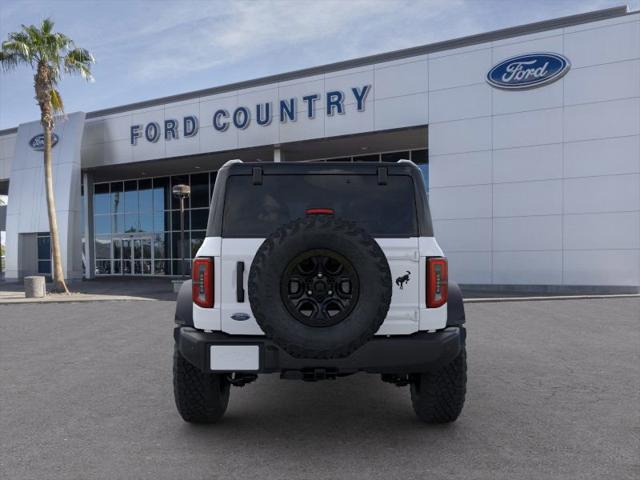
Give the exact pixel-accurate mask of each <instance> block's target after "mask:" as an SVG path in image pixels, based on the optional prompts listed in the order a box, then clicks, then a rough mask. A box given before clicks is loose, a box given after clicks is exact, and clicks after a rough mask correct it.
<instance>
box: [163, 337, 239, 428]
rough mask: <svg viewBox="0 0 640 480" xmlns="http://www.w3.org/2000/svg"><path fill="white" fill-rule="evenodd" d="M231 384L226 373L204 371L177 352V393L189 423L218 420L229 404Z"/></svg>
mask: <svg viewBox="0 0 640 480" xmlns="http://www.w3.org/2000/svg"><path fill="white" fill-rule="evenodd" d="M229 389H230V384H229V381H228V380H227V377H226V376H225V375H223V374H216V373H204V372H202V371H200V370H199V369H198V368H196V367H194V366H193V365H192V364H191V363H189V362H188V361H187V360H185V358H184V357H183V356H182V355H181V354H180V351H179V350H178V348H177V346H175V347H174V352H173V393H174V397H175V400H176V407H177V408H178V412H179V413H180V416H181V417H182V418H183V420H184V421H185V422H189V423H215V422H217V421H218V420H220V419H221V418H222V416H223V415H224V413H225V412H226V410H227V405H228V404H229Z"/></svg>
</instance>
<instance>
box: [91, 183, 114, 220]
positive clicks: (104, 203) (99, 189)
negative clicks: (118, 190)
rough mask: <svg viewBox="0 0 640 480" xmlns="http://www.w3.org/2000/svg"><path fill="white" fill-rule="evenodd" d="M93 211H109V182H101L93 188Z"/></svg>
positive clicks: (96, 212) (97, 212)
mask: <svg viewBox="0 0 640 480" xmlns="http://www.w3.org/2000/svg"><path fill="white" fill-rule="evenodd" d="M93 191H94V194H93V213H95V214H99V213H110V210H109V205H110V197H109V184H108V183H101V184H98V185H95V186H94V188H93Z"/></svg>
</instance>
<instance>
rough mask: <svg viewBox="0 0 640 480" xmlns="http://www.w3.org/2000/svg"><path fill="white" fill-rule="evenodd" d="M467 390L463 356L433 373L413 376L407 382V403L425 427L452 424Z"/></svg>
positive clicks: (463, 349)
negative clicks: (409, 381) (409, 393)
mask: <svg viewBox="0 0 640 480" xmlns="http://www.w3.org/2000/svg"><path fill="white" fill-rule="evenodd" d="M466 390H467V352H466V349H465V347H464V345H463V347H462V350H461V351H460V353H459V354H458V356H457V357H456V358H455V359H454V360H453V361H452V362H451V363H450V364H448V365H446V366H444V367H442V368H441V369H440V370H437V371H435V372H427V373H420V374H415V375H413V376H412V379H411V403H412V404H413V410H414V411H415V412H416V415H417V416H418V418H419V419H420V420H422V421H423V422H425V423H450V422H453V421H455V420H456V419H457V418H458V416H459V415H460V412H462V407H463V405H464V398H465V394H466Z"/></svg>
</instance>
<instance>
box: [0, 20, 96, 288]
mask: <svg viewBox="0 0 640 480" xmlns="http://www.w3.org/2000/svg"><path fill="white" fill-rule="evenodd" d="M94 62H95V60H94V59H93V56H92V55H91V54H90V53H89V51H87V50H85V49H84V48H78V47H76V45H75V43H74V42H73V40H71V39H70V38H69V37H67V36H66V35H63V34H62V33H57V32H54V31H53V21H51V19H49V18H46V19H44V20H43V21H42V24H41V25H40V27H37V26H35V25H30V26H26V25H22V30H20V31H19V32H13V33H10V34H9V37H8V39H7V40H6V41H4V42H2V49H1V50H0V63H1V64H2V67H3V69H4V70H12V69H14V68H17V67H18V66H21V65H27V66H30V67H31V68H32V69H33V70H34V71H35V75H34V77H33V78H34V85H33V86H34V88H35V92H36V97H35V98H36V100H37V102H38V105H39V107H40V123H41V124H42V128H43V129H44V178H45V188H46V191H47V211H48V215H49V231H50V233H51V256H52V260H53V290H54V291H57V292H66V293H69V290H68V288H67V285H66V283H65V280H64V272H63V271H62V261H61V256H60V241H59V238H58V221H57V218H56V206H55V199H54V196H53V178H52V172H51V133H52V131H53V126H54V121H55V117H54V115H55V114H56V113H63V112H64V107H63V104H62V98H61V97H60V92H59V91H58V89H57V87H58V82H59V81H60V79H61V78H62V75H63V74H64V73H67V74H79V75H81V76H82V77H83V78H85V79H86V80H91V79H92V77H91V64H93V63H94Z"/></svg>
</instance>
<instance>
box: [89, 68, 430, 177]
mask: <svg viewBox="0 0 640 480" xmlns="http://www.w3.org/2000/svg"><path fill="white" fill-rule="evenodd" d="M427 81H428V72H427V57H426V55H425V56H418V57H414V58H410V59H406V60H401V61H392V62H385V63H380V64H375V65H368V66H364V67H358V68H352V69H348V70H342V71H337V72H330V73H326V74H321V75H316V76H312V77H307V78H302V79H297V80H290V81H283V82H279V83H274V84H269V85H262V86H259V87H254V88H248V89H243V90H237V91H233V92H227V93H221V94H218V95H210V96H203V97H200V98H194V99H191V100H187V101H184V102H176V103H171V104H166V105H160V106H155V107H150V108H146V109H141V110H135V111H131V112H126V113H121V114H115V115H110V116H106V117H101V118H96V119H90V120H87V124H86V133H85V136H84V140H83V145H82V165H83V167H84V168H87V167H96V166H103V165H112V164H119V163H129V162H137V161H143V160H155V159H158V158H165V157H173V156H182V155H191V154H197V153H205V152H216V151H225V150H235V149H239V148H246V147H253V146H259V145H272V144H278V143H286V142H291V141H300V140H308V139H312V138H323V137H333V136H339V135H349V134H354V133H364V132H371V131H377V130H388V129H393V128H402V127H410V126H416V125H426V123H427V121H428V110H427V105H428V102H427ZM363 85H371V86H372V89H371V91H370V92H369V94H368V96H367V97H366V100H365V109H364V111H361V112H360V111H357V109H356V102H355V99H354V97H353V95H352V94H351V88H352V87H358V88H361V87H362V86H363ZM332 90H340V91H343V92H344V93H345V98H346V101H345V109H346V112H345V114H343V115H338V114H336V115H333V116H327V115H326V109H325V106H324V103H325V98H326V97H325V93H326V92H327V91H332ZM313 93H317V94H320V95H321V98H320V100H318V101H317V109H316V115H315V118H313V119H309V118H307V115H306V103H304V102H302V96H304V95H308V94H313ZM290 97H297V98H298V103H297V111H298V118H297V120H296V121H295V122H292V121H287V122H285V123H283V122H280V117H279V109H278V105H279V101H280V100H281V99H288V98H290ZM264 102H271V104H272V108H273V109H274V116H273V120H272V122H271V124H270V125H268V126H260V125H258V124H257V123H256V121H255V110H254V109H255V105H256V104H257V103H264ZM238 106H246V107H249V108H251V109H252V119H251V123H250V125H249V127H248V128H246V129H245V130H238V129H236V128H234V127H233V126H230V127H229V129H228V130H227V131H225V132H219V131H216V130H215V129H214V128H213V125H212V117H213V114H214V112H216V111H217V110H218V109H220V108H224V109H226V110H228V111H229V112H230V113H231V112H232V111H233V110H234V109H235V108H236V107H238ZM185 115H196V116H197V117H198V118H199V120H200V129H199V133H198V135H197V136H194V137H191V138H182V136H181V138H179V139H178V140H174V139H171V140H165V139H164V138H161V139H160V140H159V141H158V142H156V143H150V142H148V141H146V140H145V139H144V138H140V139H139V140H138V142H137V145H135V146H134V145H131V141H130V128H131V126H132V125H136V124H142V125H144V124H146V123H147V122H151V121H155V122H158V123H159V124H160V125H163V123H164V120H165V119H171V118H177V119H178V120H179V121H180V122H182V118H183V117H184V116H185Z"/></svg>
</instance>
